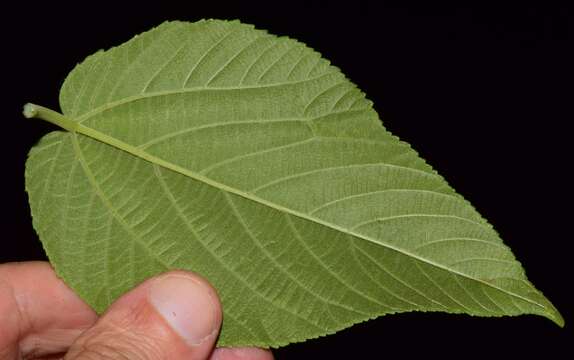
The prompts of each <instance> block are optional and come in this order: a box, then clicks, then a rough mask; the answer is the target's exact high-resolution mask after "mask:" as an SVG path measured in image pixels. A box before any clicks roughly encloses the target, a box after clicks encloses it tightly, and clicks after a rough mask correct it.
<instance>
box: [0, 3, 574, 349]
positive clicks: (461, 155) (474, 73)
mask: <svg viewBox="0 0 574 360" xmlns="http://www.w3.org/2000/svg"><path fill="white" fill-rule="evenodd" d="M118 3H119V2H118ZM184 3H185V4H181V3H179V4H178V5H177V6H171V5H167V4H165V3H161V2H157V1H156V2H153V3H150V5H144V4H141V3H140V4H139V5H138V6H137V7H135V8H131V9H118V8H117V5H118V4H116V6H104V5H103V4H100V3H96V2H76V4H75V5H74V6H66V7H64V6H62V7H61V8H57V7H55V6H56V5H54V4H50V5H46V6H45V7H44V8H43V7H41V6H38V5H34V6H32V5H29V4H28V3H24V2H22V4H20V5H16V6H17V7H18V8H12V9H4V13H3V17H4V21H3V22H2V27H3V29H2V40H3V41H2V56H1V58H2V62H4V65H3V66H2V67H1V69H2V72H3V76H2V82H1V83H0V86H2V88H3V91H2V103H1V107H0V108H1V115H2V116H1V118H0V121H1V122H2V124H1V127H0V132H1V135H2V138H1V139H2V140H1V146H2V149H1V150H2V152H1V154H2V165H1V169H2V174H1V177H2V181H3V182H4V186H2V187H1V189H2V196H1V197H0V201H1V202H2V206H1V208H2V216H1V218H0V221H1V225H2V228H1V230H2V239H0V243H1V246H0V261H2V262H5V261H23V260H38V259H45V256H44V254H43V251H42V248H41V245H40V243H39V240H38V238H37V236H36V234H35V232H34V230H33V228H32V224H31V220H30V215H29V208H28V203H27V197H26V194H25V192H24V186H23V184H24V177H23V172H24V163H25V158H26V154H27V152H28V150H29V148H30V147H31V146H32V145H33V144H34V143H35V142H37V141H38V139H39V138H40V137H41V136H42V135H44V134H46V133H47V132H49V131H50V130H52V129H53V127H52V126H50V125H49V124H45V123H42V122H40V121H34V120H26V119H24V118H23V116H21V106H22V105H23V104H24V103H25V102H28V101H31V102H35V103H37V104H41V105H44V106H47V107H50V108H53V109H58V103H57V99H58V91H59V88H60V85H61V84H62V82H63V80H64V79H65V77H66V75H67V73H68V72H69V71H70V70H72V68H73V67H74V66H75V64H76V63H78V62H81V61H82V60H83V59H84V58H85V57H86V56H87V55H89V54H91V53H93V52H95V51H96V50H98V49H101V48H103V49H105V48H109V47H110V46H115V45H118V44H120V43H122V42H124V41H127V40H129V39H130V38H131V37H132V36H133V35H135V34H137V33H140V32H143V31H145V30H148V29H149V28H151V27H153V26H156V25H158V24H159V23H161V22H163V21H164V20H173V19H180V20H189V21H195V20H199V19H201V18H209V17H213V18H224V19H235V18H237V19H240V20H242V21H243V22H247V23H253V24H255V25H256V26H257V27H258V28H263V29H267V30H269V31H270V32H271V33H274V34H278V35H289V36H290V37H292V38H295V39H298V40H300V41H303V42H305V43H306V44H308V45H309V46H311V47H313V48H315V49H316V50H318V51H319V52H321V53H322V54H323V56H325V57H326V58H328V59H330V60H331V61H332V63H333V64H335V65H336V66H338V67H340V68H341V69H342V70H343V72H344V73H345V74H346V75H347V76H348V77H349V78H350V79H351V80H352V81H353V82H355V83H356V84H358V86H359V87H360V88H361V89H362V90H364V91H365V92H366V93H367V95H368V97H369V98H370V99H371V100H373V101H374V103H375V108H376V110H377V111H378V112H379V114H380V115H381V118H382V119H383V122H384V123H385V126H386V127H387V128H388V129H389V130H390V131H392V132H393V133H395V134H397V135H399V136H400V137H401V138H402V139H403V140H405V141H407V142H409V143H411V144H412V145H413V147H414V148H415V149H416V150H417V151H418V152H419V153H420V155H421V156H422V157H424V158H425V159H426V160H427V161H428V162H429V163H430V164H432V165H433V166H434V167H435V169H437V170H438V171H439V172H440V173H441V174H442V175H444V177H445V178H446V179H447V180H448V181H449V182H450V184H451V185H452V186H453V187H454V188H455V189H457V191H458V192H459V193H461V194H462V195H464V196H465V197H466V198H467V199H468V200H470V201H471V202H472V203H473V204H474V205H475V206H476V208H477V209H478V210H479V212H480V213H481V214H483V215H484V216H485V217H486V218H487V219H488V220H489V221H490V222H491V223H492V224H493V225H494V226H495V227H496V228H497V229H498V231H499V232H500V234H501V236H502V237H503V239H504V241H505V243H506V244H508V245H509V246H510V247H511V248H512V249H513V251H514V253H515V255H516V256H517V258H518V259H519V260H520V261H521V262H522V264H524V266H525V268H526V271H527V274H528V276H529V279H530V280H531V281H532V282H533V283H534V284H535V285H536V286H537V287H538V288H539V289H540V290H541V291H543V292H544V293H545V295H546V296H547V297H548V298H549V299H550V300H551V301H552V302H553V303H554V304H555V305H556V307H557V308H558V309H559V310H560V311H561V312H562V314H563V315H564V317H565V318H566V322H567V325H566V328H565V329H560V328H559V327H557V326H556V325H554V324H552V323H551V322H550V321H548V320H546V319H544V318H540V317H535V316H522V317H515V318H510V317H506V318H498V319H489V318H474V317H469V316H464V315H456V316H455V315H448V314H441V313H408V314H400V315H394V316H385V317H382V318H379V319H377V320H374V321H370V322H367V323H363V324H359V325H356V326H354V327H352V328H350V329H347V330H344V331H342V332H340V333H338V334H336V335H333V336H330V337H326V338H320V339H316V340H312V341H308V342H306V343H302V344H294V345H291V346H288V347H286V348H283V349H280V350H277V351H276V352H275V354H276V357H277V358H278V359H299V358H323V357H326V354H329V355H330V356H331V357H332V358H363V357H366V358H386V357H389V356H393V357H394V356H397V355H399V356H401V357H403V358H411V357H419V358H420V357H422V356H425V358H426V357H429V358H435V357H438V356H440V357H443V358H468V357H474V356H476V357H486V356H488V357H489V358H498V357H500V356H503V355H510V356H513V357H516V358H519V357H523V356H529V355H530V356H532V355H541V356H544V357H545V358H548V359H557V358H563V357H569V356H571V355H572V351H571V346H570V345H571V344H569V343H567V341H570V343H572V340H574V337H572V336H571V335H572V332H571V331H570V330H569V327H570V326H572V324H571V323H570V324H569V320H572V319H573V317H572V313H573V310H572V304H573V302H572V296H571V295H570V293H569V291H570V290H571V288H572V285H573V280H572V275H573V271H572V265H571V263H572V253H571V252H570V251H568V249H569V245H570V243H571V242H572V219H571V216H572V210H571V209H572V202H571V201H572V199H571V188H570V186H571V185H572V175H571V173H570V172H571V170H572V169H571V168H572V158H571V154H572V151H571V147H570V144H571V142H572V141H571V137H572V133H571V131H570V130H569V128H568V125H570V123H571V122H572V120H574V117H573V112H572V105H573V97H572V95H573V91H572V86H573V82H572V76H571V69H572V65H573V63H574V62H573V60H574V58H573V57H572V55H571V54H570V52H571V51H572V47H573V44H574V32H573V26H574V11H573V9H572V8H567V7H560V6H551V5H546V6H540V5H538V4H535V3H534V4H532V3H526V2H520V3H516V4H512V5H511V4H508V3H505V5H501V4H502V2H499V3H497V5H486V4H485V3H481V5H476V6H474V5H466V6H461V5H456V6H455V5H446V4H443V5H437V4H434V2H429V4H428V5H427V6H421V5H415V4H412V3H409V2H396V3H390V2H384V3H381V2H378V3H377V5H374V3H368V2H361V1H352V2H345V3H340V5H336V4H335V3H333V2H325V3H320V2H306V3H304V4H303V3H301V4H299V3H294V2H273V1H269V2H267V3H266V5H261V4H257V5H255V4H252V3H249V2H244V1H242V2H236V3H235V4H229V3H225V4H222V3H218V2H215V1H208V2H207V4H205V3H204V4H202V5H201V6H199V5H198V4H197V3H196V2H195V1H194V2H191V1H187V2H184ZM430 3H433V4H432V5H431V4H430ZM4 27H6V28H4ZM0 296H1V294H0ZM0 326H2V325H1V319H0ZM568 352H569V355H568V356H567V355H566V354H567V353H568Z"/></svg>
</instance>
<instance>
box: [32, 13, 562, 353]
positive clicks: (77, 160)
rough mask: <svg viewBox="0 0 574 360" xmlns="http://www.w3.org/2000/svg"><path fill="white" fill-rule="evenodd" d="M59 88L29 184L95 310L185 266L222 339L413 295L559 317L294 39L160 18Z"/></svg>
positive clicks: (313, 330) (427, 172)
mask: <svg viewBox="0 0 574 360" xmlns="http://www.w3.org/2000/svg"><path fill="white" fill-rule="evenodd" d="M60 104H61V108H62V112H63V115H64V116H65V117H66V118H67V119H69V120H70V121H74V122H75V123H77V128H76V131H72V132H53V133H50V134H48V135H47V136H45V137H44V138H43V139H42V140H41V141H40V143H39V144H38V145H37V146H35V147H34V148H33V149H32V151H31V152H30V156H29V160H28V163H27V168H26V183H27V185H26V186H27V191H28V193H29V195H30V203H31V208H32V213H33V218H34V226H35V228H36V230H37V231H38V233H39V235H40V238H41V240H42V242H43V244H44V247H45V249H46V251H47V254H48V256H49V258H50V261H51V262H52V264H53V265H54V266H55V268H56V270H57V272H58V274H60V276H62V277H63V278H64V279H65V280H66V281H67V283H68V284H69V285H70V286H71V287H72V288H73V289H75V290H76V291H77V292H78V293H79V294H80V295H81V296H82V298H84V299H85V300H86V301H87V302H88V303H89V304H90V305H92V306H93V307H94V308H95V309H96V310H97V311H99V312H101V311H103V310H105V309H106V308H107V307H108V306H109V305H110V304H111V303H112V302H113V301H114V300H115V299H116V298H117V297H118V296H120V295H121V294H123V293H124V292H125V291H127V290H129V289H130V288H131V287H133V286H134V285H136V284H137V283H139V282H141V281H143V280H144V279H146V278H147V277H149V276H152V275H154V274H157V273H159V272H163V271H166V270H168V269H174V268H179V269H189V270H193V271H196V272H198V273H200V274H202V275H204V276H205V277H207V278H208V279H209V281H211V282H212V283H213V284H214V286H215V287H216V288H217V289H218V290H219V293H220V296H221V299H222V303H223V305H224V318H225V321H224V325H223V330H222V334H221V337H220V339H219V344H220V345H257V346H272V347H277V346H283V345H285V344H288V343H290V342H296V341H303V340H305V339H309V338H314V337H317V336H322V335H325V334H329V333H332V332H335V331H337V330H340V329H343V328H345V327H348V326H350V325H352V324H354V323H357V322H361V321H365V320H368V319H371V318H374V317H377V316H380V315H384V314H389V313H396V312H405V311H415V310H416V311H445V312H451V313H468V314H472V315H479V316H502V315H519V314H538V315H542V316H546V317H548V318H550V319H552V320H554V321H555V322H557V323H559V324H560V323H561V322H562V319H561V317H560V315H559V314H558V312H557V311H556V310H555V309H554V307H553V306H552V305H551V304H550V302H548V300H546V299H545V298H544V296H543V295H542V294H541V293H540V292H539V291H537V290H536V289H535V288H534V287H533V286H532V285H531V284H530V283H529V282H528V280H527V279H526V277H525V275H524V271H523V269H522V267H521V265H520V264H519V263H518V262H517V261H516V260H515V258H514V256H513V255H512V253H511V252H510V250H509V249H508V248H507V247H506V246H505V245H504V244H503V243H502V241H501V239H500V238H499V236H498V234H497V233H496V232H495V231H494V230H493V228H492V227H491V226H490V225H489V224H488V223H487V222H486V221H485V220H484V219H483V218H482V217H481V216H480V215H479V214H478V213H477V212H476V211H475V210H474V208H473V207H472V206H471V205H470V204H469V203H468V202H467V201H466V200H464V199H463V198H462V197H461V196H459V195H458V194H456V193H455V192H454V190H453V189H452V188H451V187H450V186H449V185H448V184H447V183H446V182H445V181H444V179H443V178H442V177H441V176H439V175H438V174H437V173H436V172H435V171H434V170H433V169H432V168H431V167H430V166H429V165H427V164H426V163H425V162H424V161H423V160H422V159H421V158H420V157H419V156H418V155H417V154H416V152H415V151H414V150H412V149H411V148H410V146H409V145H408V144H406V143H404V142H401V141H399V140H398V139H397V138H396V137H395V136H393V135H391V134H390V133H389V132H388V131H386V130H385V129H384V127H383V126H382V125H381V122H380V120H379V117H378V115H377V113H376V112H375V111H374V110H373V108H372V104H371V102H370V101H368V100H367V99H366V98H365V96H364V94H363V93H362V92H361V91H360V90H358V89H357V88H356V87H355V86H354V85H353V84H352V83H351V82H350V81H348V80H347V79H346V78H345V77H344V76H343V75H342V73H341V72H340V71H339V70H338V69H337V68H336V67H334V66H332V65H330V63H329V62H328V61H327V60H325V59H322V58H321V56H320V54H318V53H317V52H315V51H313V50H311V49H309V48H308V47H306V46H305V45H303V44H301V43H299V42H297V41H294V40H291V39H289V38H284V37H276V36H273V35H270V34H268V33H266V32H264V31H261V30H256V29H254V28H253V27H252V26H250V25H245V24H241V23H239V22H226V21H218V20H209V21H200V22H197V23H183V22H169V23H164V24H162V25H160V26H159V27H157V28H155V29H153V30H151V31H149V32H146V33H143V34H141V35H139V36H136V37H135V38H133V39H132V40H130V41H128V42H126V43H125V44H123V45H121V46H119V47H116V48H112V49H110V50H108V51H105V52H104V51H100V52H97V53H96V54H94V55H92V56H90V57H88V58H87V59H86V60H85V61H84V62H82V63H81V64H80V65H78V66H77V67H76V68H75V69H74V70H73V71H72V72H71V73H70V75H69V76H68V78H67V79H66V81H65V83H64V85H63V87H62V89H61V92H60Z"/></svg>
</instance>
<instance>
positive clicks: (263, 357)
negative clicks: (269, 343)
mask: <svg viewBox="0 0 574 360" xmlns="http://www.w3.org/2000/svg"><path fill="white" fill-rule="evenodd" d="M211 360H273V354H271V351H269V350H264V349H259V348H254V347H244V348H218V349H215V351H214V352H213V355H212V356H211Z"/></svg>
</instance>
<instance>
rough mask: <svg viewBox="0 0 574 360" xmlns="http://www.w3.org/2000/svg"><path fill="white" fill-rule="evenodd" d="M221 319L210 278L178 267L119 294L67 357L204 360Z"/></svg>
mask: <svg viewBox="0 0 574 360" xmlns="http://www.w3.org/2000/svg"><path fill="white" fill-rule="evenodd" d="M221 319H222V314H221V305H220V302H219V299H218V297H217V293H216V291H215V289H214V288H213V287H211V285H209V283H208V282H207V281H206V280H205V279H203V278H201V277H200V276H199V275H197V274H193V273H189V272H184V271H172V272H169V273H165V274H162V275H159V276H157V277H155V278H152V279H149V280H147V281H145V282H144V283H142V284H141V285H139V286H138V287H136V288H135V289H133V290H132V291H130V292H128V293H127V294H125V295H123V296H122V297H121V298H119V299H118V300H117V301H116V302H115V303H114V304H112V306H111V307H110V308H109V309H108V311H107V312H106V313H104V315H102V317H101V318H100V319H99V320H98V321H97V322H96V324H95V325H94V326H93V327H92V328H90V329H88V330H87V331H86V332H84V333H83V334H82V335H81V336H80V337H79V338H78V339H77V340H76V341H75V342H74V343H73V344H72V346H71V347H70V350H69V351H68V354H67V355H66V357H65V359H68V360H72V359H75V360H84V359H85V360H87V359H89V360H100V359H106V360H108V359H138V360H160V359H173V360H179V359H186V360H204V359H207V358H208V356H209V354H210V353H211V351H212V349H213V346H214V344H215V340H216V339H217V334H218V332H219V328H220V326H221Z"/></svg>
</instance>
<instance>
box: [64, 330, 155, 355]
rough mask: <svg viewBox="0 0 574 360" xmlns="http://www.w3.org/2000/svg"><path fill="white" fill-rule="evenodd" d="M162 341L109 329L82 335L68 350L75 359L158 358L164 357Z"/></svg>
mask: <svg viewBox="0 0 574 360" xmlns="http://www.w3.org/2000/svg"><path fill="white" fill-rule="evenodd" d="M159 344H160V342H159V341H157V340H156V339H152V338H150V337H149V336H146V335H144V334H139V333H137V332H133V331H129V330H123V329H109V330H103V331H98V332H97V333H95V334H86V336H82V337H81V338H80V339H79V340H78V341H77V342H76V343H75V344H74V345H73V346H72V349H70V351H69V352H68V356H66V359H69V360H71V359H75V360H157V359H164V358H165V356H164V351H162V348H161V346H160V345H159Z"/></svg>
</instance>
